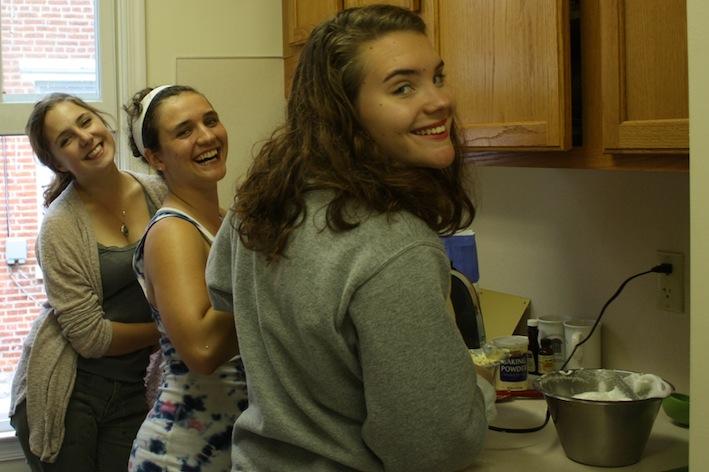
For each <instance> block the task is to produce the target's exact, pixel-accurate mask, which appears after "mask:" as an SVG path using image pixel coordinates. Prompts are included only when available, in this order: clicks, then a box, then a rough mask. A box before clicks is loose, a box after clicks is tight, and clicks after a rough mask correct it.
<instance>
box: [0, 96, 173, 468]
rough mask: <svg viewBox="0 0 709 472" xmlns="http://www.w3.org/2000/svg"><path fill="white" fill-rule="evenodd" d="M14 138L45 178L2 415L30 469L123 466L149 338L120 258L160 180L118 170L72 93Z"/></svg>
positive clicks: (110, 143)
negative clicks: (28, 319)
mask: <svg viewBox="0 0 709 472" xmlns="http://www.w3.org/2000/svg"><path fill="white" fill-rule="evenodd" d="M26 133H27V135H28V136H29V139H30V144H31V145H32V149H33V150H34V152H35V154H36V155H37V157H38V159H39V160H40V161H41V162H42V164H44V165H45V166H47V167H49V168H50V169H51V170H52V171H53V172H54V174H55V175H54V180H53V182H52V184H51V185H50V186H49V187H48V188H47V190H46V191H45V193H44V197H45V201H44V203H45V206H46V207H47V210H46V213H45V216H44V220H43V222H42V226H41V229H40V232H39V236H38V238H37V244H36V253H37V259H38V261H39V264H40V265H41V267H42V272H43V275H44V287H45V291H46V294H47V302H45V304H44V307H43V310H42V312H41V313H40V316H39V317H38V318H37V320H35V322H34V324H33V326H32V329H31V330H30V333H29V335H28V336H27V338H26V340H25V342H24V346H23V353H22V357H21V359H20V363H19V365H18V368H17V372H16V374H15V378H14V380H13V388H12V404H11V411H10V416H11V421H12V424H13V426H14V427H15V430H16V432H17V436H18V438H19V439H20V443H21V444H22V447H23V450H24V453H25V456H26V457H27V461H28V462H29V464H30V466H31V468H32V470H34V471H38V470H52V471H65V470H66V471H69V470H71V471H87V472H88V471H113V470H115V471H119V470H121V471H125V470H126V467H127V463H128V456H129V454H130V447H131V444H132V441H133V438H134V437H135V433H136V431H137V430H138V428H139V426H140V424H141V422H142V421H143V418H144V417H145V414H146V412H147V409H148V405H147V402H146V399H145V385H144V382H143V378H144V376H145V372H146V367H147V365H148V361H149V357H150V353H151V351H152V350H153V349H154V347H155V345H156V344H157V340H158V332H157V329H156V327H155V324H154V323H153V322H152V320H151V318H150V309H149V306H148V304H147V302H146V300H145V298H144V296H143V293H142V291H141V288H140V286H139V285H138V282H137V280H136V278H135V275H134V273H133V270H132V267H131V259H132V256H133V250H134V248H135V245H136V243H137V241H138V240H139V239H140V237H141V236H142V234H143V231H144V229H145V226H146V225H147V223H148V221H149V220H150V218H151V217H152V215H153V214H154V213H155V211H156V209H157V208H158V207H159V206H160V204H161V201H162V198H163V196H164V193H165V188H164V184H163V182H162V180H161V179H160V178H159V177H150V176H143V175H138V174H132V173H129V172H124V171H121V170H119V169H118V168H117V167H116V164H115V162H114V156H115V151H116V144H115V140H114V137H113V134H112V132H111V130H110V128H109V127H108V124H107V122H106V121H105V119H104V118H103V116H102V115H101V113H100V112H99V111H98V110H96V109H95V108H94V107H92V106H90V105H88V104H87V103H85V102H84V101H82V100H81V99H79V98H77V97H74V96H72V95H67V94H51V95H49V96H48V97H46V98H45V99H43V100H41V101H39V102H38V103H37V104H35V106H34V109H33V111H32V113H31V115H30V117H29V119H28V122H27V127H26Z"/></svg>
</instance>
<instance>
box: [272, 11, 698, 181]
mask: <svg viewBox="0 0 709 472" xmlns="http://www.w3.org/2000/svg"><path fill="white" fill-rule="evenodd" d="M369 3H377V2H376V1H371V0H342V1H341V2H336V1H332V0H311V1H307V2H306V1H304V0H300V1H298V0H284V1H283V5H284V32H287V34H284V60H285V76H286V91H287V90H288V89H289V87H290V77H292V74H293V72H294V70H295V65H296V64H297V60H298V53H299V50H300V49H299V47H301V45H302V43H299V42H298V41H304V39H302V35H303V34H305V31H306V30H307V31H308V32H309V31H310V30H308V29H307V25H308V24H314V23H315V22H316V21H315V19H317V20H318V21H322V20H324V19H326V18H327V17H329V16H331V15H334V14H335V13H336V12H337V11H339V10H340V9H342V8H346V7H350V6H356V5H364V4H369ZM388 3H392V4H398V5H400V6H404V7H406V8H411V9H412V10H415V11H417V12H418V14H419V15H421V17H422V18H423V19H424V21H425V22H426V25H427V29H428V34H429V36H430V37H431V39H432V42H433V43H434V45H435V47H436V48H437V49H438V51H439V52H440V54H441V57H442V59H443V60H444V61H445V64H446V74H447V76H448V79H447V80H449V83H450V84H451V85H452V86H453V87H454V89H455V95H456V101H457V115H458V121H459V124H460V128H461V133H460V135H461V138H462V139H463V142H464V146H465V150H466V153H467V155H468V156H470V157H471V158H472V159H473V160H475V161H476V162H477V163H478V164H480V165H494V166H516V167H557V168H587V169H629V170H662V171H680V172H686V171H687V170H688V156H687V153H688V147H689V145H688V141H689V138H688V135H689V133H688V128H689V125H688V116H689V114H688V85H687V84H688V78H687V42H686V37H687V32H686V0H588V1H585V0H420V1H406V0H399V1H390V2H388ZM311 8H312V11H309V12H305V11H304V10H308V9H311ZM293 9H301V10H303V11H300V12H298V11H296V13H293V11H291V10H293ZM296 20H297V21H296ZM571 25H572V26H571ZM311 27H312V26H311ZM296 30H297V31H298V33H296V32H295V31H296ZM306 37H307V36H306ZM287 38H290V39H287ZM572 134H573V136H572Z"/></svg>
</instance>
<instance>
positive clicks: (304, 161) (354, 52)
mask: <svg viewBox="0 0 709 472" xmlns="http://www.w3.org/2000/svg"><path fill="white" fill-rule="evenodd" d="M398 31H413V32H416V33H420V34H425V32H426V27H425V24H424V23H423V21H422V20H421V18H420V17H418V16H417V15H416V14H414V13H412V12H410V11H408V10H405V9H403V8H399V7H394V6H387V5H375V6H370V7H362V8H352V9H348V10H344V11H342V12H340V13H339V14H337V15H336V16H335V17H334V18H333V19H331V20H329V21H326V22H324V23H322V24H320V25H319V26H318V27H316V28H315V29H314V30H313V32H312V33H311V35H310V37H309V38H308V41H307V42H306V44H305V46H304V48H303V50H302V52H301V55H300V60H299V63H298V66H297V68H296V71H295V76H294V79H293V85H292V89H291V92H290V98H289V100H288V109H287V118H286V123H285V124H284V125H283V126H282V127H281V128H279V129H277V130H276V131H275V132H274V133H273V135H272V136H271V138H270V139H269V140H268V141H266V143H265V144H264V145H263V147H262V148H261V150H260V151H259V153H258V155H257V156H256V158H255V160H254V162H253V164H252V165H251V168H250V169H249V172H248V175H247V177H246V179H245V180H244V182H243V183H242V184H241V185H240V186H239V187H238V189H237V192H236V196H235V197H234V207H233V208H234V216H235V219H238V225H237V226H236V229H237V231H238V233H239V238H240V239H241V241H242V242H243V244H244V245H245V246H246V247H248V248H250V249H252V250H255V251H258V252H261V253H263V254H264V255H265V256H266V257H267V259H268V260H269V261H273V260H277V259H278V258H279V257H280V256H282V255H283V253H284V251H285V249H286V246H287V244H288V239H289V237H290V235H291V234H292V232H293V231H294V230H295V228H297V227H298V226H299V225H300V224H301V223H302V221H303V219H304V218H305V216H306V215H305V197H306V193H307V192H309V191H312V190H328V191H330V192H331V193H332V199H331V200H330V202H329V204H328V207H327V213H326V215H327V217H326V219H327V225H328V227H329V228H331V229H332V230H333V231H347V230H349V229H352V228H354V227H356V226H357V225H358V224H359V222H358V221H353V220H351V219H349V218H348V217H347V215H348V212H347V209H348V207H349V206H350V205H353V204H354V205H358V206H360V207H364V208H367V209H369V210H370V211H373V212H376V213H387V214H392V213H396V212H400V211H407V212H410V213H412V214H414V215H416V216H418V217H419V218H421V219H422V220H423V221H425V222H426V224H427V225H428V226H429V227H430V228H431V229H432V230H434V231H436V232H437V233H438V234H440V235H450V234H452V233H453V232H455V231H456V230H458V229H460V228H463V227H467V226H468V225H469V224H470V223H471V222H472V219H473V217H474V215H475V207H474V205H473V203H472V201H471V200H470V198H469V196H468V195H467V194H466V192H465V190H464V177H463V170H464V167H463V160H462V156H461V152H460V146H459V143H458V138H457V130H456V125H455V123H454V124H453V126H452V129H451V131H450V136H451V140H452V142H453V145H454V147H455V159H454V162H453V164H451V165H450V166H449V167H448V168H446V169H430V168H419V167H413V166H406V165H404V164H401V163H400V162H398V161H396V160H395V159H392V158H390V157H389V156H387V155H384V154H383V153H382V152H381V151H380V149H379V147H378V146H377V144H376V143H375V142H374V140H373V139H372V137H371V136H370V135H369V134H368V132H367V131H366V130H365V129H364V127H363V126H362V124H361V123H360V121H359V118H358V115H357V112H356V108H355V103H356V99H357V96H358V93H359V89H360V86H361V83H362V80H363V74H364V72H363V68H362V64H361V63H360V61H359V55H360V52H361V50H362V45H363V44H365V43H368V42H370V41H374V40H376V39H378V38H380V37H382V36H384V35H386V34H388V33H392V32H398ZM349 214H351V213H349ZM234 223H235V220H234V221H232V224H234Z"/></svg>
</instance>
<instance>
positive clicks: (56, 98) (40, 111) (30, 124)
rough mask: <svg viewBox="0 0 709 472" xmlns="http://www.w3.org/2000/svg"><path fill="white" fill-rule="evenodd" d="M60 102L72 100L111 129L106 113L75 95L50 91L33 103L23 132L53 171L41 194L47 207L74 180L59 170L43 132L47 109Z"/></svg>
mask: <svg viewBox="0 0 709 472" xmlns="http://www.w3.org/2000/svg"><path fill="white" fill-rule="evenodd" d="M61 102H72V103H74V104H75V105H78V106H80V107H81V108H84V109H86V110H88V111H90V112H91V113H93V114H94V115H96V116H97V117H98V118H99V119H100V120H101V121H102V122H103V124H104V125H105V126H106V128H108V129H109V130H110V129H111V126H110V125H109V124H108V122H107V121H106V118H105V117H104V115H105V116H108V115H107V114H106V113H104V112H102V111H101V110H99V109H97V108H95V107H93V106H91V105H89V104H88V103H86V102H85V101H83V100H82V99H80V98H79V97H77V96H75V95H70V94H68V93H60V92H56V93H51V94H49V95H47V96H46V97H44V98H42V99H41V100H40V101H38V102H37V103H35V104H34V107H33V108H32V112H31V113H30V116H29V117H28V118H27V124H26V125H25V134H26V135H27V137H28V138H29V141H30V146H32V151H34V153H35V155H36V156H37V159H38V160H39V162H41V163H42V164H43V165H44V166H46V167H48V168H49V169H50V170H51V171H52V172H54V178H53V179H52V181H51V182H50V183H49V185H48V186H47V188H45V189H44V193H43V196H44V206H45V207H48V206H49V204H50V203H52V202H53V201H54V200H55V199H56V198H57V197H58V196H59V194H61V193H62V192H63V191H64V189H65V188H67V186H68V185H69V184H70V183H71V182H72V181H73V180H74V176H73V175H72V174H71V173H69V172H66V171H62V170H59V167H57V160H56V159H55V157H54V155H53V154H52V151H51V150H50V146H49V142H48V141H47V136H46V135H45V133H44V119H45V117H46V116H47V113H49V111H50V110H51V109H52V108H54V106H55V105H56V104H57V103H61Z"/></svg>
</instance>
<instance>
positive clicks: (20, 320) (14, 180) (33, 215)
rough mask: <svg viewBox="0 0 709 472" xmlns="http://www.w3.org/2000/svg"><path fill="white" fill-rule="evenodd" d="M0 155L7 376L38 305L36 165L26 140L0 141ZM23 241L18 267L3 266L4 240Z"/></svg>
mask: <svg viewBox="0 0 709 472" xmlns="http://www.w3.org/2000/svg"><path fill="white" fill-rule="evenodd" d="M0 143H1V144H2V146H1V147H0V149H2V155H3V175H2V187H3V191H2V195H1V196H0V198H2V204H1V205H0V225H1V229H0V241H1V242H2V244H0V247H2V253H1V254H2V260H1V262H2V263H0V372H12V371H13V370H14V369H15V365H16V364H17V361H18V359H19V356H20V352H21V348H22V340H23V339H24V337H25V335H27V332H28V330H29V327H30V324H31V323H32V320H34V318H35V317H36V316H37V314H38V313H39V307H40V304H41V302H42V301H43V300H44V290H43V287H42V281H41V279H39V278H38V276H39V275H40V274H38V272H37V270H36V262H37V260H36V258H35V254H34V242H35V239H36V236H37V232H38V229H39V219H40V215H41V213H40V209H39V207H40V205H39V199H38V197H37V194H38V186H37V165H36V164H35V162H36V160H35V158H34V154H33V153H32V151H31V149H30V147H29V143H28V142H27V138H26V137H24V136H11V137H2V138H0ZM8 237H10V238H13V239H14V238H17V239H20V240H24V241H26V242H27V261H26V263H24V264H15V265H12V266H10V265H7V264H6V263H5V245H6V242H7V239H6V238H8Z"/></svg>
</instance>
